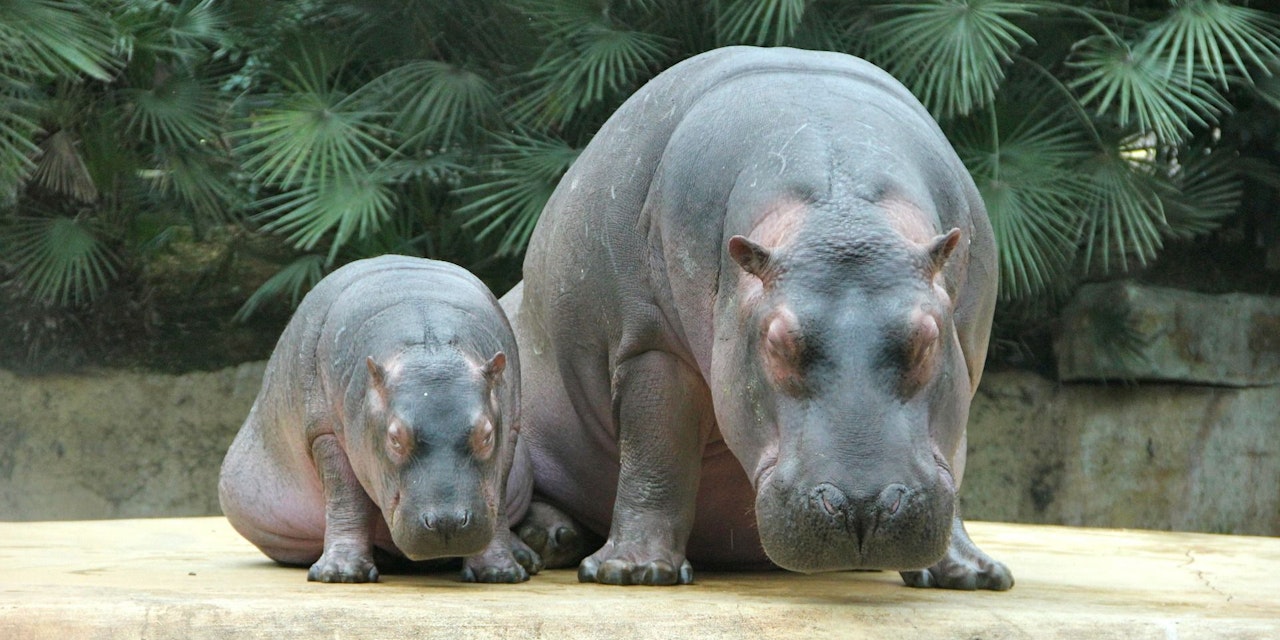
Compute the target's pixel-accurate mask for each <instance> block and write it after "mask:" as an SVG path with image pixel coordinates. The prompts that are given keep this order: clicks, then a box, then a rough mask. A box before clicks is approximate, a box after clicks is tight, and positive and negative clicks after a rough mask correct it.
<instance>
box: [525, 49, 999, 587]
mask: <svg viewBox="0 0 1280 640" xmlns="http://www.w3.org/2000/svg"><path fill="white" fill-rule="evenodd" d="M524 275H525V281H524V283H523V284H522V285H521V286H519V287H517V288H516V289H515V290H513V291H512V292H511V293H510V294H508V295H507V296H505V297H504V298H503V300H502V304H503V307H504V309H506V310H507V313H508V314H509V316H511V317H512V318H513V324H514V327H515V330H516V335H517V338H518V341H519V343H520V347H521V350H522V356H523V358H524V361H523V369H522V374H523V381H524V382H523V385H524V390H525V395H524V405H523V406H524V409H523V411H524V420H525V422H524V432H523V433H524V439H525V440H526V441H527V442H528V444H529V447H530V454H531V456H532V462H533V467H534V474H535V478H536V480H535V482H536V490H537V492H538V494H539V496H540V499H541V500H545V502H546V503H547V504H548V505H549V506H550V507H554V508H555V509H556V510H558V511H552V512H542V513H540V515H539V518H538V521H539V522H550V523H552V525H551V526H553V527H554V528H555V529H556V530H557V531H568V530H569V528H570V527H571V525H570V524H566V523H571V522H573V521H574V520H576V521H577V522H578V523H580V524H581V525H582V526H583V527H585V529H586V530H589V531H593V532H596V533H598V534H600V535H602V536H607V539H606V540H605V542H604V544H603V546H601V547H599V548H598V549H597V550H595V551H594V553H591V554H590V555H588V556H586V557H585V559H583V560H582V562H581V564H580V565H579V578H580V579H581V580H584V581H597V582H604V583H612V584H673V583H687V582H690V581H691V580H692V577H693V573H692V568H691V564H690V559H692V560H693V561H694V562H698V563H700V564H705V565H708V566H717V567H739V568H747V567H763V566H770V565H776V566H781V567H783V568H786V569H791V570H795V571H805V572H812V571H831V570H844V569H855V568H880V569H894V570H900V571H903V572H904V573H903V576H904V579H906V580H907V582H908V584H911V585H913V586H941V587H951V588H970V589H971V588H989V589H1007V588H1009V587H1010V586H1011V585H1012V577H1011V575H1010V574H1009V572H1008V570H1007V569H1006V568H1005V567H1004V566H1003V565H1001V564H999V563H998V562H995V561H994V560H992V559H991V558H989V557H988V556H986V554H984V553H983V552H982V551H981V550H979V549H978V548H977V547H976V546H974V545H973V543H972V542H971V541H969V539H968V537H967V535H966V534H965V533H964V527H963V524H962V523H961V520H960V518H959V516H958V514H956V511H955V502H956V491H957V489H958V487H959V485H960V481H961V478H962V477H963V474H964V456H965V424H966V422H967V419H968V411H969V402H970V399H971V398H972V396H973V393H974V391H975V389H976V388H977V385H978V382H979V379H980V378H981V375H982V365H983V360H984V358H985V356H986V349H987V341H988V337H989V332H990V325H991V315H992V311H993V308H994V303H995V295H996V275H997V273H996V255H995V248H994V246H993V241H992V232H991V227H990V224H989V222H988V221H987V217H986V213H985V210H984V207H983V204H982V201H981V199H980V198H979V196H978V193H977V190H976V188H975V187H974V184H973V182H972V180H971V179H970V177H969V175H968V173H967V172H966V171H965V169H964V167H963V166H962V164H961V163H960V161H959V159H958V158H957V157H956V155H955V153H954V151H953V150H952V149H951V147H950V145H949V144H948V143H947V141H946V139H945V138H944V137H943V135H942V133H941V131H940V130H939V129H938V127H937V125H936V124H935V123H934V121H933V120H932V119H931V118H930V117H929V114H928V113H927V112H926V111H925V110H924V108H923V107H921V105H920V104H919V103H918V102H917V101H916V100H915V99H914V98H913V97H912V96H911V95H910V94H909V93H908V92H907V91H906V89H904V88H903V87H902V86H901V85H900V84H899V83H897V82H896V81H895V80H893V79H892V78H890V77H889V76H888V75H887V74H885V73H884V72H882V71H881V70H879V69H877V68H875V67H874V66H872V65H870V64H868V63H866V62H864V61H862V60H859V59H856V58H853V57H850V56H846V55H842V54H835V53H817V52H804V51H798V50H792V49H756V48H751V47H729V48H725V49H719V50H716V51H713V52H709V53H706V54H703V55H700V56H696V57H694V58H691V59H689V60H686V61H685V62H683V63H681V64H679V65H676V66H675V67H673V68H672V69H670V70H668V71H667V72H665V73H663V74H661V75H659V76H658V77H657V78H655V79H654V80H653V81H651V82H650V83H649V84H648V85H646V86H645V87H643V88H642V89H641V90H640V91H638V92H637V93H636V94H635V95H634V96H633V97H632V98H631V99H629V100H628V101H627V102H626V103H625V104H624V105H623V106H622V107H621V108H620V109H619V110H618V111H617V113H615V114H614V116H613V117H612V118H610V120H609V121H608V122H607V123H606V124H605V126H604V127H603V128H602V129H601V130H600V132H599V133H598V134H597V135H596V137H595V139H594V140H593V141H592V143H591V144H590V145H589V146H588V147H587V148H586V149H585V150H584V151H583V153H582V155H581V157H580V158H579V159H578V161H577V162H576V163H575V164H574V166H573V167H572V168H571V169H570V171H569V172H568V173H567V174H566V176H565V177H564V179H563V180H562V181H561V183H560V185H559V187H558V188H557V189H556V191H555V193H554V195H553V196H552V197H551V200H550V201H549V203H548V204H547V207H546V209H545V210H544V212H543V215H542V218H541V220H540V221H539V223H538V226H537V228H536V229H535V231H534V233H533V237H532V239H531V243H530V247H529V252H528V255H527V258H526V260H525V265H524ZM557 513H558V514H559V515H558V516H556V515H551V514H557ZM535 524H536V523H535ZM538 529H539V526H535V525H531V524H528V523H526V526H524V527H522V528H521V529H520V531H521V533H522V535H524V536H525V539H526V540H531V541H533V542H534V543H535V547H537V546H538V545H542V544H545V541H546V540H549V539H553V538H554V536H553V535H551V534H552V533H554V532H550V531H546V530H542V531H538ZM576 539H579V540H580V539H581V536H577V537H576Z"/></svg>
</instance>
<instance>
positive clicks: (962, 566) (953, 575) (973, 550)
mask: <svg viewBox="0 0 1280 640" xmlns="http://www.w3.org/2000/svg"><path fill="white" fill-rule="evenodd" d="M901 574H902V580H903V582H906V583H907V586H909V587H940V588H943V589H963V590H967V591H973V590H975V589H990V590H992V591H1007V590H1009V589H1010V588H1011V587H1013V574H1012V573H1010V572H1009V568H1008V567H1006V566H1004V564H1003V563H1001V562H998V561H996V560H994V559H993V558H992V557H991V556H989V555H987V554H986V552H984V551H983V550H982V549H979V548H978V546H977V545H975V544H974V543H973V541H972V540H970V539H969V534H968V533H966V532H965V530H964V523H963V522H961V521H960V518H958V517H957V518H955V519H954V520H953V521H952V526H951V546H950V547H949V548H948V549H947V554H946V555H945V556H943V557H942V559H941V560H939V561H938V563H937V564H935V565H933V566H932V567H929V568H928V569H923V570H920V571H902V572H901Z"/></svg>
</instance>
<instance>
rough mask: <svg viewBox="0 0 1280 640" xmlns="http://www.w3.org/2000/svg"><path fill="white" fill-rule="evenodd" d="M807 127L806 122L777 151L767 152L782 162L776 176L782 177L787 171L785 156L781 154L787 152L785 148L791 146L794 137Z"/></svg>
mask: <svg viewBox="0 0 1280 640" xmlns="http://www.w3.org/2000/svg"><path fill="white" fill-rule="evenodd" d="M808 126H809V123H808V122H806V123H804V124H802V125H800V128H799V129H796V130H795V132H794V133H792V134H791V137H790V138H787V141H786V142H784V143H782V146H781V147H778V150H777V151H770V152H769V155H770V156H777V157H778V160H781V161H782V166H781V167H779V168H778V175H782V173H783V172H784V171H786V170H787V156H786V154H785V153H783V152H785V151H786V150H787V147H788V146H790V145H791V141H792V140H795V139H796V136H798V135H800V132H801V131H804V130H805V128H806V127H808Z"/></svg>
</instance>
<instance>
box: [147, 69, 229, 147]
mask: <svg viewBox="0 0 1280 640" xmlns="http://www.w3.org/2000/svg"><path fill="white" fill-rule="evenodd" d="M123 93H124V95H125V96H126V97H127V98H128V99H129V100H130V103H131V107H132V109H131V112H130V115H129V118H128V121H127V123H126V125H125V129H126V131H128V132H129V133H130V134H134V135H137V136H139V137H141V138H142V139H143V140H146V141H148V142H155V143H159V144H167V145H173V146H187V147H197V148H198V147H200V146H201V145H203V144H206V143H207V142H208V141H210V140H211V139H213V138H216V137H218V135H219V134H220V132H221V130H222V127H221V122H220V120H221V116H222V111H223V105H222V103H221V101H220V100H219V99H218V94H217V88H216V87H213V86H210V85H209V84H208V83H207V82H204V81H201V80H200V79H198V78H195V77H192V76H189V75H186V74H177V73H174V74H171V75H168V77H166V78H163V79H161V80H159V81H158V82H157V83H156V85H155V86H154V87H151V88H150V89H130V90H125V91H123Z"/></svg>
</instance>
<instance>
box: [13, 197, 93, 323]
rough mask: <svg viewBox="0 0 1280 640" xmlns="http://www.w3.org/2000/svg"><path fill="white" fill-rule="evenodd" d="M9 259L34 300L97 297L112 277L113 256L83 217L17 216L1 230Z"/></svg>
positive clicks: (61, 300)
mask: <svg viewBox="0 0 1280 640" xmlns="http://www.w3.org/2000/svg"><path fill="white" fill-rule="evenodd" d="M4 236H5V243H4V244H5V245H7V246H8V247H9V250H8V254H9V255H8V259H9V260H10V261H11V263H12V264H13V266H14V268H15V269H16V271H17V274H18V278H19V280H21V282H22V286H23V290H24V291H25V292H26V293H27V295H30V296H31V297H33V298H37V299H40V300H45V301H48V302H53V303H57V304H60V305H66V304H68V303H71V302H76V303H79V302H83V301H86V300H90V299H92V298H93V297H95V296H97V295H98V293H100V292H101V291H102V290H103V289H105V288H106V286H107V284H108V282H110V281H111V279H113V278H114V277H115V275H116V265H115V263H116V258H115V256H114V255H112V253H111V251H110V249H108V247H107V245H106V243H105V242H103V240H102V239H101V238H100V237H99V230H98V229H96V228H95V226H94V224H93V223H92V222H90V221H88V220H83V219H78V218H66V217H52V218H31V217H23V218H18V219H16V220H15V221H14V222H13V223H12V225H11V226H10V227H9V228H8V229H6V230H5V231H4Z"/></svg>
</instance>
